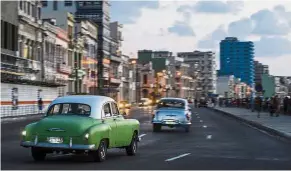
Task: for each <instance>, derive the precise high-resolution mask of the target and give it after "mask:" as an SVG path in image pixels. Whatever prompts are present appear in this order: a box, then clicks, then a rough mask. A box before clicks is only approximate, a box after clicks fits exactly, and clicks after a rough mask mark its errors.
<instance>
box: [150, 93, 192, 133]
mask: <svg viewBox="0 0 291 171" xmlns="http://www.w3.org/2000/svg"><path fill="white" fill-rule="evenodd" d="M191 118H192V112H191V108H190V107H189V104H188V102H187V100H185V99H182V98H169V97H167V98H162V99H160V102H159V103H158V104H157V106H156V110H155V111H154V113H153V119H152V124H153V131H154V132H158V131H160V130H161V128H162V126H168V127H170V128H173V127H182V128H184V129H185V131H186V132H189V131H190V126H191V124H192V122H191Z"/></svg>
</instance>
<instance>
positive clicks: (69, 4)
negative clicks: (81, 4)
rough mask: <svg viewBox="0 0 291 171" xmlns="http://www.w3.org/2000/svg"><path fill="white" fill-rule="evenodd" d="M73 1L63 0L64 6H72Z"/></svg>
mask: <svg viewBox="0 0 291 171" xmlns="http://www.w3.org/2000/svg"><path fill="white" fill-rule="evenodd" d="M72 5H73V2H72V1H65V6H72Z"/></svg>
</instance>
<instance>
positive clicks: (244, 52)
mask: <svg viewBox="0 0 291 171" xmlns="http://www.w3.org/2000/svg"><path fill="white" fill-rule="evenodd" d="M219 75H234V76H235V77H236V78H240V79H241V81H242V82H245V83H247V84H248V85H250V86H252V85H253V83H254V44H253V42H251V41H239V40H238V39H237V38H236V37H226V38H225V39H224V40H222V41H221V42H220V71H219Z"/></svg>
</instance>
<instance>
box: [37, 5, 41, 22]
mask: <svg viewBox="0 0 291 171" xmlns="http://www.w3.org/2000/svg"><path fill="white" fill-rule="evenodd" d="M37 17H38V19H41V8H39V7H38V8H37Z"/></svg>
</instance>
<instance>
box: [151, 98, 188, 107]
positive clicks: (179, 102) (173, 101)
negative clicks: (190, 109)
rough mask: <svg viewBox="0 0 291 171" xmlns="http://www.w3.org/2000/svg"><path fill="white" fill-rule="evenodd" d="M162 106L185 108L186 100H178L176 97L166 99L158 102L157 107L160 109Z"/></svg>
mask: <svg viewBox="0 0 291 171" xmlns="http://www.w3.org/2000/svg"><path fill="white" fill-rule="evenodd" d="M160 108H179V109H185V102H184V101H182V100H176V99H165V100H161V101H160V102H159V103H158V105H157V109H160Z"/></svg>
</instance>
